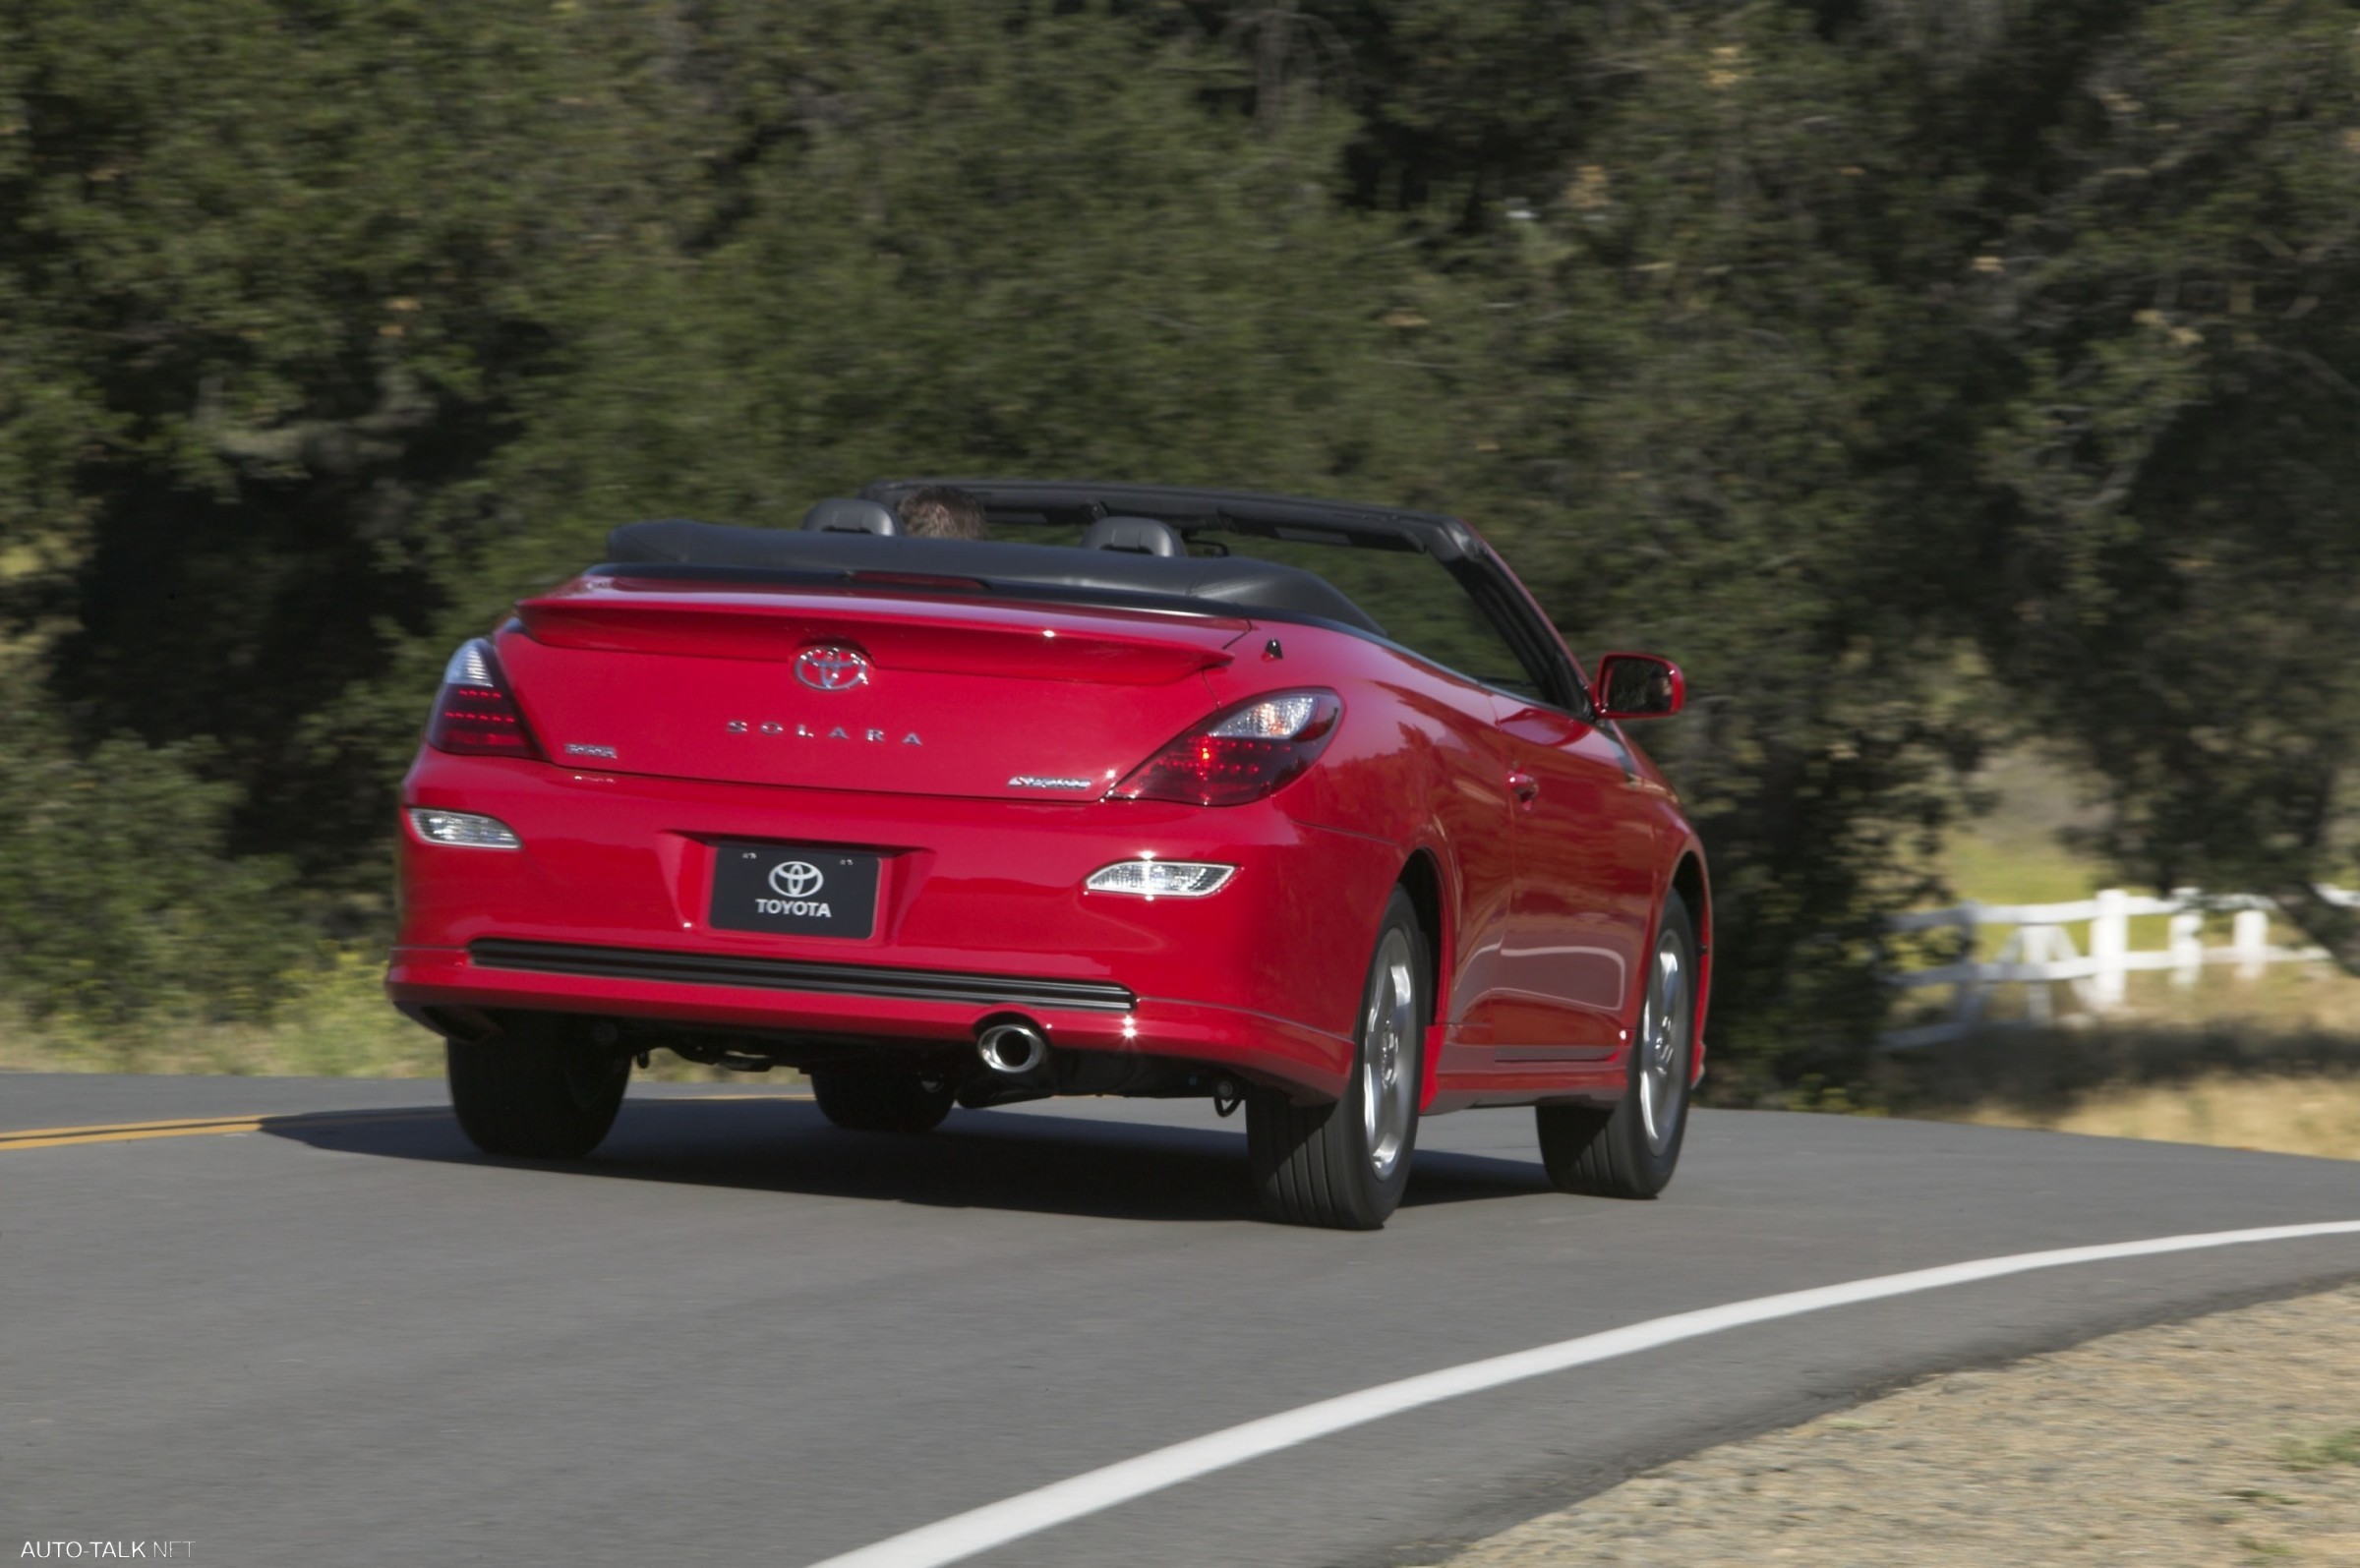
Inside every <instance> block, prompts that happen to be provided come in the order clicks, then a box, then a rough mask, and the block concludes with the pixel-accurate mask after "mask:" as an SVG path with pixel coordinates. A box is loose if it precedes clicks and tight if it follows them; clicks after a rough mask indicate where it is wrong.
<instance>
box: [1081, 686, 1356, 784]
mask: <svg viewBox="0 0 2360 1568" xmlns="http://www.w3.org/2000/svg"><path fill="white" fill-rule="evenodd" d="M1343 712H1344V705H1343V703H1342V702H1341V701H1340V700H1338V699H1337V697H1336V695H1335V693H1334V692H1332V691H1281V692H1274V693H1272V694H1271V695H1269V696H1268V697H1257V698H1255V699H1254V700H1253V701H1251V702H1243V703H1239V704H1238V705H1237V706H1236V707H1234V708H1225V709H1223V710H1222V711H1221V712H1219V713H1217V714H1214V715H1213V716H1212V717H1211V718H1210V719H1208V720H1206V721H1205V723H1203V724H1201V725H1199V726H1197V727H1196V728H1194V729H1191V730H1190V731H1188V733H1186V734H1184V735H1179V736H1176V737H1174V738H1173V739H1172V740H1171V741H1170V743H1168V744H1167V745H1165V746H1164V748H1163V749H1162V750H1161V751H1158V752H1157V753H1155V755H1154V756H1152V757H1150V758H1149V759H1148V760H1147V761H1146V762H1143V763H1141V764H1140V765H1139V766H1138V767H1137V768H1134V769H1132V770H1131V776H1130V777H1129V778H1127V779H1125V780H1124V781H1123V782H1122V783H1121V784H1116V785H1115V786H1114V787H1113V788H1112V789H1110V790H1108V791H1107V792H1106V798H1107V799H1109V800H1177V801H1181V802H1184V803H1186V804H1188V805H1193V806H1242V805H1244V804H1246V803H1247V802H1248V801H1252V800H1260V799H1261V798H1262V797H1263V796H1265V795H1267V794H1269V793H1271V792H1272V791H1273V790H1276V789H1279V788H1282V787H1284V786H1285V785H1286V784H1291V783H1293V782H1294V781H1295V780H1296V779H1298V778H1300V777H1301V776H1302V774H1303V772H1304V770H1305V769H1307V768H1309V767H1310V766H1311V765H1312V764H1313V763H1314V762H1316V761H1318V760H1319V756H1320V753H1321V752H1323V751H1325V750H1327V749H1328V741H1330V740H1332V739H1334V738H1335V725H1336V721H1337V720H1338V719H1340V718H1342V717H1343Z"/></svg>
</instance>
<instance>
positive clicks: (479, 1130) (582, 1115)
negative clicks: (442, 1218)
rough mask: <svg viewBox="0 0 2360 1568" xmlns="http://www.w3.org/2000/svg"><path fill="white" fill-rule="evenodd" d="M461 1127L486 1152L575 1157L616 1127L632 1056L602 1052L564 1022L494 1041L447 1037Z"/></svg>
mask: <svg viewBox="0 0 2360 1568" xmlns="http://www.w3.org/2000/svg"><path fill="white" fill-rule="evenodd" d="M443 1061H444V1065H445V1067H446V1069H447V1071H448V1074H449V1078H450V1103H451V1108H452V1109H453V1110H455V1111H456V1112H458V1117H459V1130H460V1131H461V1132H465V1133H466V1134H467V1138H468V1141H469V1142H471V1143H473V1144H474V1145H475V1146H476V1147H477V1148H479V1149H482V1150H483V1151H484V1152H485V1153H486V1154H499V1155H505V1156H508V1157H510V1158H514V1159H530V1160H573V1159H579V1158H581V1157H582V1156H583V1155H585V1154H587V1153H589V1152H590V1151H591V1150H592V1149H594V1148H596V1147H598V1145H599V1142H600V1140H601V1139H603V1138H605V1137H606V1135H607V1130H608V1129H609V1128H611V1127H613V1126H614V1125H615V1113H616V1111H617V1110H619V1108H620V1107H621V1105H622V1091H623V1087H624V1085H626V1084H627V1083H629V1082H630V1077H631V1059H630V1058H629V1057H627V1056H619V1055H616V1054H614V1053H613V1052H610V1051H605V1050H601V1049H600V1048H599V1047H597V1046H595V1045H593V1044H592V1043H591V1042H590V1040H589V1038H588V1036H587V1032H586V1031H585V1030H583V1029H582V1028H580V1027H578V1026H576V1025H574V1024H573V1023H571V1022H570V1021H569V1020H563V1019H556V1018H550V1019H542V1020H539V1021H536V1022H533V1023H529V1024H523V1025H519V1026H518V1027H516V1028H513V1029H510V1030H508V1031H506V1032H505V1033H502V1034H501V1035H500V1036H499V1037H497V1038H495V1039H492V1040H485V1041H468V1040H446V1041H444V1042H443Z"/></svg>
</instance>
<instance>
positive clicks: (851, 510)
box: [803, 495, 902, 535]
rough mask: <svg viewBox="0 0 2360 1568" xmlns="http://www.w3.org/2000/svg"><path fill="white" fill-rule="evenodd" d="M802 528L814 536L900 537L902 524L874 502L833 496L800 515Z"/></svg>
mask: <svg viewBox="0 0 2360 1568" xmlns="http://www.w3.org/2000/svg"><path fill="white" fill-rule="evenodd" d="M803 526H804V527H805V528H807V529H809V530H810V531H811V532H813V533H815V534H888V535H892V534H899V533H900V532H901V531H902V520H901V519H900V518H898V517H896V516H894V515H893V513H891V512H890V511H887V510H886V509H885V508H884V507H883V506H881V505H879V504H878V503H877V502H875V501H863V500H852V499H849V498H847V497H845V496H842V495H838V496H833V497H831V498H829V499H827V500H824V501H821V502H820V503H819V504H818V505H816V506H814V507H812V508H811V509H810V510H809V511H807V512H805V513H803Z"/></svg>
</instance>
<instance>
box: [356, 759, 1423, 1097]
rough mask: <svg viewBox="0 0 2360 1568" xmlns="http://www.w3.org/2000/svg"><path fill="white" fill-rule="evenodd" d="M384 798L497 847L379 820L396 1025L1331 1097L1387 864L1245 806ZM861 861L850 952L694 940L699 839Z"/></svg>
mask: <svg viewBox="0 0 2360 1568" xmlns="http://www.w3.org/2000/svg"><path fill="white" fill-rule="evenodd" d="M403 797H404V798H403V803H404V804H405V805H424V806H435V807H443V808H447V809H452V810H461V811H472V812H480V813H484V814H486V815H490V816H494V817H498V818H499V819H501V821H502V822H505V823H506V824H507V825H508V826H509V827H510V828H512V829H514V830H515V832H516V834H517V835H518V837H519V838H520V839H521V841H522V842H523V848H521V849H518V850H488V849H474V848H458V847H451V846H446V845H439V844H430V843H427V842H422V841H421V840H419V839H418V838H417V836H416V835H415V833H414V832H412V831H411V829H410V827H409V825H408V823H407V819H406V817H405V819H404V823H403V827H402V835H401V837H402V846H401V891H402V906H403V915H402V923H401V935H400V938H399V945H398V946H397V947H396V949H395V951H394V954H393V963H392V967H391V969H390V970H389V972H388V974H387V976H386V985H387V990H388V991H389V993H390V994H391V996H392V998H393V1000H394V1001H395V1002H396V1003H399V1004H402V1005H404V1006H405V1007H408V1008H413V1009H415V1008H431V1007H446V1008H447V1007H474V1008H490V1009H501V1008H511V1009H539V1010H548V1011H560V1012H572V1013H590V1014H603V1015H610V1016H618V1017H629V1018H636V1019H642V1020H663V1019H673V1020H678V1021H679V1022H682V1023H690V1024H697V1025H704V1026H711V1027H722V1028H734V1029H747V1030H759V1031H772V1032H776V1033H781V1034H792V1035H807V1036H814V1037H826V1038H830V1039H834V1040H873V1041H876V1042H878V1043H881V1044H887V1043H924V1042H949V1041H965V1040H968V1039H972V1038H973V1037H974V1032H975V1030H976V1029H977V1027H978V1026H979V1025H981V1024H982V1023H984V1022H985V1021H987V1020H989V1019H991V1018H994V1017H999V1016H1007V1015H1010V1014H1018V1015H1022V1016H1027V1017H1030V1018H1033V1019H1034V1020H1035V1021H1037V1022H1038V1023H1040V1024H1041V1025H1042V1026H1043V1027H1044V1030H1045V1031H1046V1032H1047V1033H1048V1035H1049V1037H1050V1039H1051V1042H1052V1043H1053V1044H1054V1045H1057V1046H1059V1047H1062V1048H1066V1049H1071V1050H1083V1051H1112V1052H1134V1053H1142V1054H1148V1055H1153V1056H1157V1057H1165V1058H1182V1059H1186V1060H1190V1061H1197V1062H1203V1063H1206V1064H1210V1065H1217V1066H1223V1067H1228V1068H1232V1069H1235V1070H1237V1071H1239V1072H1242V1073H1244V1074H1248V1075H1251V1076H1255V1077H1258V1078H1261V1079H1263V1080H1265V1081H1269V1082H1274V1083H1282V1084H1285V1085H1288V1086H1291V1087H1294V1088H1296V1089H1298V1090H1300V1091H1302V1092H1306V1093H1311V1094H1318V1095H1323V1096H1325V1095H1333V1094H1336V1093H1338V1092H1340V1091H1341V1089H1342V1087H1343V1084H1344V1081H1345V1078H1346V1075H1347V1074H1348V1071H1349V1067H1350V1062H1351V1056H1352V1046H1351V1032H1352V1026H1353V1016H1354V1013H1355V1012H1356V1010H1357V1007H1358V1002H1359V996H1360V989H1361V985H1362V982H1363V980H1364V978H1365V974H1366V969H1367V964H1368V954H1369V952H1370V949H1371V947H1372V946H1373V944H1374V942H1375V940H1376V923H1377V920H1378V918H1379V917H1380V915H1381V913H1382V911H1383V909H1384V905H1385V898H1386V894H1387V890H1388V889H1389V888H1390V887H1391V885H1392V882H1393V880H1394V879H1395V878H1396V877H1397V876H1398V875H1399V873H1400V854H1399V851H1397V850H1396V849H1394V848H1393V846H1391V845H1389V844H1387V843H1384V842H1380V841H1378V840H1374V839H1368V838H1363V837H1359V836H1356V835H1351V834H1342V833H1336V832H1332V831H1329V830H1326V829H1320V828H1311V827H1306V826H1304V825H1302V824H1300V823H1297V822H1295V821H1293V820H1292V819H1290V818H1289V817H1287V816H1286V815H1285V814H1284V813H1283V812H1281V811H1279V810H1277V809H1275V808H1274V807H1273V806H1271V805H1270V804H1269V803H1267V802H1266V803H1264V804H1260V805H1255V806H1244V807H1234V808H1227V809H1219V810H1211V809H1199V808H1192V807H1185V806H1174V805H1161V804H1152V803H1142V802H1088V803H1079V802H1078V803H1066V802H1057V803H1048V802H1041V803H1033V802H1029V801H998V800H975V799H962V798H948V797H940V796H924V795H891V794H877V793H865V792H863V793H855V792H850V791H838V790H820V789H796V788H781V787H775V786H765V785H749V784H705V783H698V782H694V781H682V780H664V779H650V778H643V777H633V776H616V775H594V774H584V773H578V772H576V771H574V770H571V769H567V768H561V767H554V766H551V765H548V764H542V763H527V762H518V761H514V760H510V759H487V758H462V757H450V756H445V755H443V754H442V753H439V752H431V751H430V752H426V753H424V754H422V755H421V757H420V759H419V761H418V763H417V765H416V766H415V767H414V768H413V769H412V770H411V774H410V777H409V779H408V781H406V783H405V785H404V789H403ZM738 840H750V841H762V842H777V843H781V844H793V845H798V846H799V845H808V846H814V847H826V846H836V847H842V848H846V849H857V850H861V851H865V852H871V853H875V854H877V855H878V856H879V858H880V864H881V866H882V872H881V882H880V886H879V891H878V898H877V917H876V927H875V930H874V932H873V934H872V935H871V936H870V937H869V938H867V939H865V940H846V939H823V938H811V937H792V936H781V935H771V934H761V933H747V932H740V931H733V930H725V929H717V928H715V927H714V926H713V925H712V924H711V922H710V919H709V918H708V914H709V909H708V905H709V903H710V901H711V893H712V885H713V867H714V861H715V846H716V845H718V844H719V843H720V842H723V841H738ZM1148 854H1151V855H1154V856H1156V857H1158V858H1162V859H1189V860H1212V861H1219V862H1222V863H1225V864H1232V865H1236V866H1238V867H1239V871H1238V873H1237V875H1236V876H1235V877H1234V878H1233V879H1232V880H1231V882H1230V883H1229V884H1228V885H1227V886H1225V887H1224V888H1222V890H1221V891H1220V892H1219V893H1217V894H1214V895H1213V896H1211V897H1210V898H1208V899H1202V900H1175V899H1156V900H1145V899H1138V898H1131V897H1126V896H1123V895H1119V894H1098V893H1085V892H1084V891H1083V887H1082V884H1083V882H1084V880H1085V879H1086V878H1087V877H1088V876H1089V875H1090V873H1091V872H1092V871H1094V870H1096V869H1097V868H1099V867H1101V866H1103V865H1106V864H1108V863H1110V862H1113V861H1117V860H1125V859H1133V858H1137V857H1139V856H1142V855H1148Z"/></svg>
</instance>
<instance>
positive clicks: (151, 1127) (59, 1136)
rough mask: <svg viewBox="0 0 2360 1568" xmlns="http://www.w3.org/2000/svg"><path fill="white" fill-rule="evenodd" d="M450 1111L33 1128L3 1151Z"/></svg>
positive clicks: (6, 1136) (3, 1144)
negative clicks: (273, 1125)
mask: <svg viewBox="0 0 2360 1568" xmlns="http://www.w3.org/2000/svg"><path fill="white" fill-rule="evenodd" d="M449 1114H450V1113H449V1112H448V1111H437V1110H417V1111H374V1112H367V1113H356V1114H354V1115H351V1116H332V1115H331V1116H320V1115H316V1114H307V1113H304V1112H301V1111H297V1112H289V1113H282V1114H277V1115H268V1116H264V1115H248V1116H215V1117H195V1118H191V1119H189V1120H187V1121H180V1122H122V1123H115V1124H111V1125H102V1126H98V1127H33V1128H26V1129H24V1130H23V1131H21V1132H0V1149H48V1148H56V1147H57V1146H58V1145H60V1144H62V1143H130V1142H136V1141H137V1140H139V1139H141V1138H151V1137H214V1136H219V1135H220V1134H222V1133H227V1132H262V1131H263V1130H264V1129H266V1128H267V1127H269V1126H270V1125H271V1124H273V1123H301V1124H302V1125H303V1126H305V1127H357V1126H361V1125H364V1124H367V1123H374V1122H414V1121H419V1120H422V1119H425V1118H428V1117H446V1116H448V1115H449Z"/></svg>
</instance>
